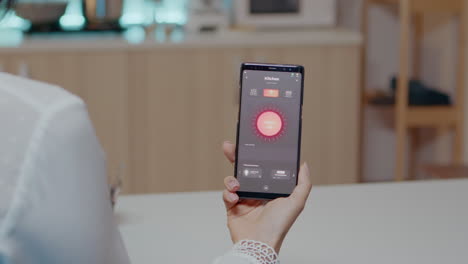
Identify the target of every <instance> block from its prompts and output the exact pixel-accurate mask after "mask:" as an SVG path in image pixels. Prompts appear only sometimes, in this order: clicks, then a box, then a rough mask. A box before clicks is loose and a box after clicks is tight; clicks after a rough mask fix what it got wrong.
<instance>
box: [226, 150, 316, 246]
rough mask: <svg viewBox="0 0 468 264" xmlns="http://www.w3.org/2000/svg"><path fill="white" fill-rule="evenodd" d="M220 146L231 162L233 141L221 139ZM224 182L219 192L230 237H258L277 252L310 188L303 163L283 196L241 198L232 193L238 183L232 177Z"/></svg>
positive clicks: (235, 241)
mask: <svg viewBox="0 0 468 264" xmlns="http://www.w3.org/2000/svg"><path fill="white" fill-rule="evenodd" d="M223 150H224V154H225V156H226V158H227V159H228V160H229V161H230V162H232V163H234V159H235V145H234V144H231V143H224V145H223ZM224 185H225V187H226V189H225V190H224V192H223V200H224V204H225V205H226V211H227V217H228V227H229V231H230V233H231V238H232V241H233V242H234V243H237V242H238V241H240V240H244V239H249V240H256V241H260V242H263V243H266V244H268V245H269V246H271V247H272V248H274V249H275V251H276V252H277V253H279V251H280V248H281V245H282V243H283V240H284V238H285V236H286V234H287V233H288V231H289V229H290V228H291V226H292V225H293V223H294V222H295V221H296V219H297V217H298V216H299V214H300V213H301V212H302V210H303V208H304V206H305V203H306V201H307V198H308V196H309V193H310V191H311V188H312V184H311V182H310V178H309V168H308V166H307V164H304V165H302V166H301V169H300V171H299V176H298V184H297V186H296V187H295V188H294V191H293V192H292V194H291V195H290V196H289V197H287V198H278V199H275V200H273V201H268V202H267V201H265V200H263V201H262V200H252V199H248V200H241V199H240V198H239V196H238V195H237V193H236V192H237V191H238V190H239V187H240V184H239V182H238V181H237V179H236V178H235V177H232V176H229V177H226V178H225V180H224Z"/></svg>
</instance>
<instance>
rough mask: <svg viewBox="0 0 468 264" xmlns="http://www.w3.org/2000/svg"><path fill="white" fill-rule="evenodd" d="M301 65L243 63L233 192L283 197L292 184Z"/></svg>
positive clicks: (298, 140) (294, 180)
mask: <svg viewBox="0 0 468 264" xmlns="http://www.w3.org/2000/svg"><path fill="white" fill-rule="evenodd" d="M303 84H304V67H302V66H300V65H283V64H258V63H243V64H242V66H241V76H240V91H241V92H240V95H241V96H240V104H239V117H238V123H237V141H236V142H237V148H236V159H235V171H234V175H235V176H236V178H237V180H238V181H239V182H240V185H241V187H240V189H239V190H238V195H239V196H240V197H241V198H249V199H267V200H268V199H275V198H278V197H287V196H289V195H290V194H291V192H292V191H293V189H294V187H295V186H296V184H297V178H298V171H299V162H300V152H301V127H302V101H303V100H302V98H303Z"/></svg>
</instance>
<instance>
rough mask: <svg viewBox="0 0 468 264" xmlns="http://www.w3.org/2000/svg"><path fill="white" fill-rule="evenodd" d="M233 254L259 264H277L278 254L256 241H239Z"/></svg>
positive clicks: (268, 246)
mask: <svg viewBox="0 0 468 264" xmlns="http://www.w3.org/2000/svg"><path fill="white" fill-rule="evenodd" d="M232 251H233V254H235V255H239V256H242V257H245V258H248V259H250V260H252V262H253V263H259V264H279V258H278V253H277V252H276V251H275V249H274V248H273V247H272V246H270V245H269V244H266V243H264V242H260V241H256V240H241V241H239V242H237V243H236V244H235V245H234V247H233V249H232Z"/></svg>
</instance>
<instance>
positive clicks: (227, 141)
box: [224, 140, 232, 144]
mask: <svg viewBox="0 0 468 264" xmlns="http://www.w3.org/2000/svg"><path fill="white" fill-rule="evenodd" d="M224 144H232V143H231V141H229V140H226V141H224Z"/></svg>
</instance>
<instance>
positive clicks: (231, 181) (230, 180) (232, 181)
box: [224, 176, 240, 192]
mask: <svg viewBox="0 0 468 264" xmlns="http://www.w3.org/2000/svg"><path fill="white" fill-rule="evenodd" d="M224 187H226V190H228V191H230V192H237V190H239V187H240V184H239V181H237V179H236V178H235V177H233V176H228V177H226V178H224Z"/></svg>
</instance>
